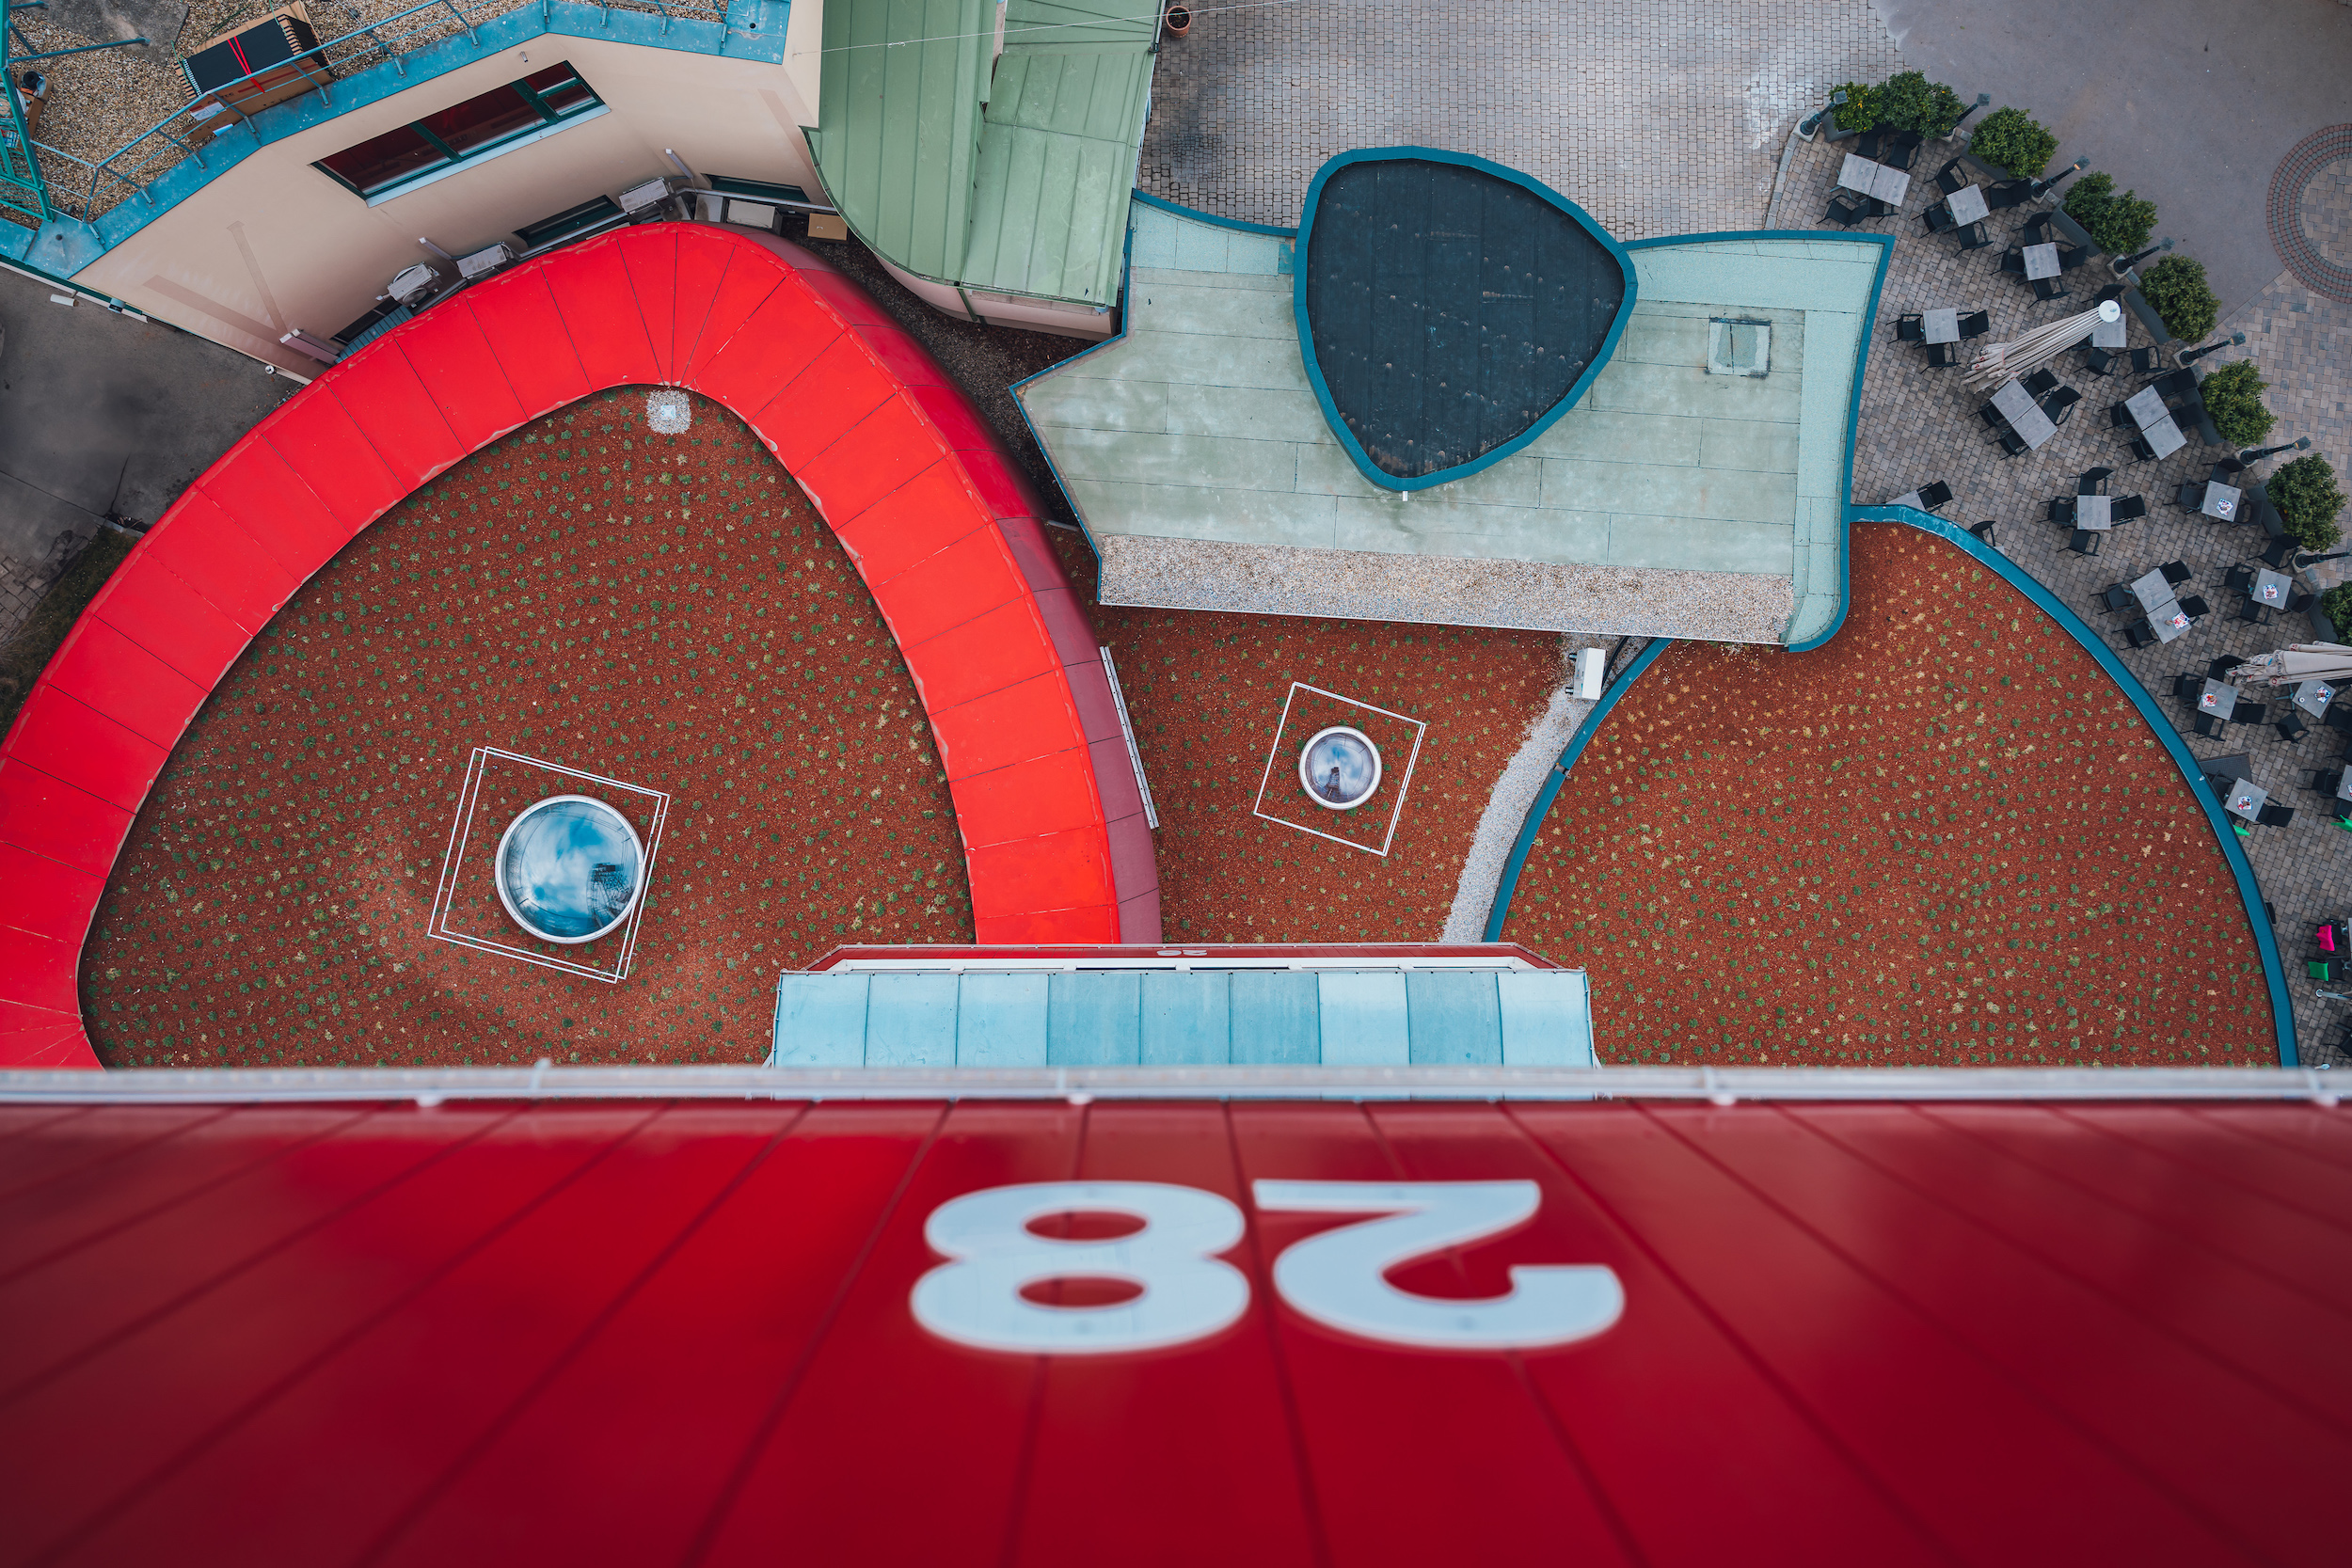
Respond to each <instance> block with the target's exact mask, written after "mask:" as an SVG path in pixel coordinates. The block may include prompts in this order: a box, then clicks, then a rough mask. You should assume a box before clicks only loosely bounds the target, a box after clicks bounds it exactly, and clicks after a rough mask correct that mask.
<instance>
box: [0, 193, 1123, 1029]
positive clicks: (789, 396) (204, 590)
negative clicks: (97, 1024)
mask: <svg viewBox="0 0 2352 1568" xmlns="http://www.w3.org/2000/svg"><path fill="white" fill-rule="evenodd" d="M640 384H658V385H663V386H674V387H684V388H690V389H691V390H693V391H697V392H700V393H702V394H703V395H704V396H706V397H709V398H711V399H713V400H715V401H717V402H718V403H720V404H724V405H725V406H726V407H727V408H728V409H730V410H731V411H733V412H734V413H735V414H736V415H738V416H739V418H741V419H742V420H744V422H745V423H746V424H748V425H750V427H751V428H752V430H753V431H754V432H755V434H756V435H757V436H759V438H760V439H761V440H762V441H764V442H765V443H767V445H768V448H769V450H771V451H773V452H774V453H775V454H776V457H777V460H778V461H779V462H781V463H782V464H783V465H784V466H785V467H786V468H787V469H788V470H790V472H791V473H792V476H793V477H794V478H795V479H796V480H798V481H799V482H800V483H801V485H802V487H803V489H805V490H806V491H807V492H808V495H809V497H810V499H813V500H814V501H815V502H816V503H817V506H818V510H819V511H820V512H821V513H822V514H823V515H824V517H825V520H826V521H827V522H828V523H829V524H831V525H832V527H833V529H834V532H835V533H837V534H838V535H839V536H840V539H841V542H842V544H843V545H844V546H845V547H847V549H848V550H849V553H850V559H851V560H853V561H855V562H857V566H858V570H859V572H860V573H861V574H862V575H863V577H864V578H865V580H866V587H867V588H868V589H869V590H870V591H871V592H872V594H873V595H874V601H875V603H876V604H877V605H878V606H879V607H880V609H881V610H882V618H883V619H884V621H885V622H887V623H888V625H889V626H890V629H891V633H892V635H893V636H894V637H895V638H896V639H897V640H898V647H899V650H900V652H901V654H902V655H903V656H904V657H905V659H906V662H907V668H908V670H909V672H910V673H912V674H913V675H914V684H915V689H917V690H918V691H919V692H920V693H921V695H922V700H923V704H924V707H925V709H926V711H927V713H928V715H929V717H930V722H931V730H932V734H933V735H934V736H935V737H936V738H937V742H938V746H939V755H940V758H941V761H942V763H943V765H944V766H945V767H946V770H947V778H948V784H949V787H950V789H951V790H952V791H953V792H954V796H955V802H956V816H957V827H958V829H959V831H960V832H961V834H962V836H963V845H964V862H965V867H966V871H967V874H968V875H969V877H970V879H971V887H972V911H973V926H974V936H975V937H976V938H977V940H978V941H980V942H1120V941H1126V942H1157V941H1158V940H1159V895H1158V884H1157V879H1156V877H1155V875H1154V871H1153V866H1152V840H1151V834H1150V831H1149V829H1148V828H1147V827H1146V826H1145V822H1144V817H1143V805H1142V800H1141V797H1140V795H1139V794H1138V793H1137V790H1136V781H1135V774H1134V772H1133V770H1132V768H1130V767H1129V764H1128V761H1127V754H1126V748H1125V743H1124V741H1123V740H1122V738H1121V737H1120V730H1119V721H1118V715H1117V712H1116V710H1115V708H1114V707H1113V705H1112V703H1111V698H1110V689H1109V684H1108V682H1107V681H1106V679H1105V678H1104V673H1103V664H1102V657H1101V654H1100V652H1099V649H1098V645H1097V644H1096V642H1095V641H1094V636H1093V633H1092V630H1091V628H1090V626H1089V624H1088V621H1087V617H1086V612H1085V610H1083V609H1082V608H1081V607H1080V606H1079V604H1078V602H1077V599H1076V595H1075V594H1074V593H1073V590H1072V588H1071V585H1070V579H1069V578H1068V577H1067V576H1066V575H1065V574H1064V573H1063V572H1062V570H1061V566H1060V563H1059V562H1057V560H1056V559H1055V556H1054V553H1053V551H1052V550H1051V548H1049V547H1048V546H1047V544H1046V541H1045V534H1044V530H1043V526H1042V524H1041V520H1040V519H1041V516H1042V511H1041V508H1040V507H1039V505H1038V503H1037V500H1036V498H1035V495H1034V493H1033V492H1032V491H1031V489H1030V487H1029V486H1028V484H1027V483H1025V480H1024V479H1023V478H1022V476H1021V474H1020V471H1019V469H1018V468H1017V467H1016V466H1015V465H1014V464H1013V463H1012V462H1011V460H1010V459H1009V456H1008V454H1007V453H1006V452H1005V451H1004V450H1003V448H1002V446H1001V445H1000V444H999V443H998V442H997V440H996V438H995V437H994V436H993V434H992V433H991V432H990V431H989V429H988V426H987V424H986V423H985V422H984V421H983V420H981V419H980V417H979V415H978V413H977V411H976V410H975V409H974V408H973V406H972V404H971V403H970V402H969V401H968V400H967V399H966V398H965V397H964V396H963V394H962V392H961V390H959V389H958V388H956V387H955V385H954V384H953V383H952V382H950V381H949V380H948V378H947V376H946V373H945V372H943V371H941V370H940V368H939V366H938V364H937V363H936V362H935V361H933V360H932V358H931V357H930V355H929V354H927V353H925V352H924V350H923V349H922V347H921V346H920V345H919V344H917V343H916V342H915V341H914V340H913V339H912V338H910V337H908V336H907V335H906V334H905V333H904V332H901V331H900V330H899V329H898V327H897V326H895V325H892V324H891V322H890V320H889V318H888V317H887V316H885V315H884V314H883V313H882V309H880V308H879V307H878V306H876V305H875V304H874V302H873V301H872V300H871V299H870V298H868V297H867V296H866V293H865V292H864V291H863V290H861V289H860V288H859V287H858V286H857V285H856V284H855V283H854V282H852V281H851V280H850V279H849V278H848V277H843V276H842V275H841V274H839V273H837V272H835V271H834V270H833V269H832V268H831V267H828V266H827V265H826V264H825V263H824V262H823V261H819V260H818V258H816V257H815V256H813V255H811V254H809V253H808V252H807V251H804V250H802V249H801V248H799V247H798V246H796V245H787V244H784V243H783V242H781V241H777V240H771V239H766V238H762V237H760V236H756V235H752V234H748V233H744V232H742V231H740V230H719V229H716V228H710V227H706V226H703V225H699V224H672V223H663V224H648V225H644V226H641V227H638V228H634V229H628V230H622V231H621V232H619V233H617V234H613V235H611V236H608V237H606V238H603V239H600V240H596V241H594V242H591V243H589V244H585V245H577V246H573V247H570V248H568V249H564V250H561V251H558V252H556V253H555V254H553V255H550V256H548V257H545V258H543V259H541V260H538V261H531V262H527V263H525V264H523V265H521V266H518V267H516V268H513V269H512V270H510V271H508V272H506V273H504V274H501V276H500V277H497V278H495V279H493V280H492V281H490V282H487V283H485V284H482V285H480V286H478V287H475V288H472V289H469V290H468V291H466V292H465V293H462V294H459V295H458V296H457V297H456V298H454V299H453V300H451V301H449V302H448V303H446V304H444V305H441V306H439V307H437V308H436V309H433V310H431V311H429V312H427V313H426V314H425V315H422V316H421V317H419V318H418V319H416V320H415V321H413V322H410V323H407V324H406V325H403V326H401V327H399V328H398V329H396V330H394V331H392V332H389V333H388V334H386V335H385V336H384V337H383V338H381V339H380V340H378V341H376V342H374V343H373V344H371V345H369V347H368V348H366V349H365V350H363V351H362V352H360V353H358V354H357V355H354V356H351V357H350V358H349V359H346V360H344V361H343V362H342V363H341V364H339V365H336V366H334V367H333V368H332V369H330V370H328V371H327V372H326V373H324V374H322V375H321V376H320V377H319V378H318V379H317V380H316V381H315V382H313V383H311V385H310V386H309V387H308V388H304V389H303V390H302V391H301V392H299V393H297V394H295V395H294V397H292V398H290V399H288V400H287V401H286V403H285V404H282V405H281V406H280V407H278V410H277V411H276V412H274V413H272V414H271V415H270V417H269V418H268V419H266V420H263V421H262V423H261V424H259V425H257V426H256V427H255V428H254V429H253V430H252V431H251V432H250V433H248V434H247V435H246V436H245V438H244V439H242V440H240V441H239V442H238V443H237V444H236V445H235V446H234V447H231V448H230V450H229V451H228V452H227V453H226V454H225V455H223V456H222V458H221V459H220V461H219V462H217V463H215V464H214V465H213V467H211V468H210V469H208V470H207V471H206V472H205V473H204V474H203V476H202V477H201V478H199V479H198V480H197V482H196V483H194V484H193V485H191V486H190V487H189V488H188V491H187V493H186V494H184V495H183V496H182V497H181V498H180V499H179V501H178V502H177V503H176V504H175V505H174V506H173V507H172V508H171V510H170V511H168V512H167V513H166V514H165V515H164V516H163V517H162V518H161V519H160V520H159V521H158V522H157V523H156V525H155V527H154V528H153V529H151V530H150V531H149V532H148V534H147V537H146V538H145V539H144V540H142V541H141V542H140V544H139V546H138V547H137V548H136V549H135V550H134V551H133V552H132V554H131V557H130V559H129V560H128V561H126V562H123V564H122V566H121V567H120V568H119V570H118V571H117V572H116V573H115V575H114V577H113V578H112V579H111V580H109V581H108V583H107V584H106V586H105V589H104V590H103V592H102V593H101V594H99V596H98V597H97V598H96V599H95V600H94V601H92V603H91V604H90V606H89V608H88V610H86V611H85V612H84V613H83V615H82V618H81V620H80V622H79V623H78V624H77V625H76V626H74V628H73V631H72V634H71V635H70V636H69V637H68V638H67V639H66V641H65V644H64V646H63V647H62V648H60V649H59V651H58V654H57V657H56V658H55V659H54V660H52V661H51V663H50V665H49V668H48V669H47V670H46V671H44V672H43V673H42V674H41V677H40V681H39V683H38V684H37V685H36V686H35V687H34V689H33V691H32V693H31V695H30V697H29V698H28V699H27V701H26V702H25V705H24V710H23V712H22V713H21V714H20V715H19V716H18V718H17V721H16V723H15V725H14V726H13V727H12V728H11V729H10V730H9V732H8V738H7V740H6V742H5V743H0V869H4V870H5V873H6V885H8V887H9V888H10V889H11V890H12V896H11V897H10V898H9V899H8V902H7V908H6V910H5V911H0V921H4V922H6V924H5V925H0V1067H96V1066H97V1065H98V1060H97V1057H96V1055H95V1054H94V1053H93V1052H92V1051H91V1049H90V1044H89V1040H88V1037H87V1035H86V1034H85V1033H84V1032H83V1028H82V1021H81V1012H80V1008H79V1006H78V1003H77V1000H76V995H75V986H74V978H75V971H76V967H77V963H78V960H79V957H80V953H81V946H82V942H83V939H84V937H85V935H86V934H87V930H88V927H89V922H90V918H91V915H92V913H93V912H94V911H96V909H97V907H98V899H99V895H100V894H101V893H102V892H103V889H104V886H105V879H106V875H107V872H108V870H109V868H110V867H111V866H112V865H113V863H114V858H115V855H116V853H117V852H118V851H119V849H120V848H121V847H122V843H123V840H124V839H125V837H126V836H128V834H129V832H130V831H131V823H132V819H133V817H134V816H135V815H136V813H137V811H138V808H139V804H140V802H141V801H142V800H145V799H146V796H147V791H148V789H149V787H150V786H151V785H152V784H153V783H154V781H155V777H156V775H157V773H158V772H160V771H161V770H162V768H163V765H164V759H165V758H166V757H167V755H168V754H169V753H170V751H171V748H172V746H173V744H174V743H175V742H176V741H177V740H178V739H179V737H180V734H181V732H182V731H183V729H185V728H186V727H187V725H188V723H189V722H190V721H192V720H193V719H194V718H195V717H196V715H197V712H198V710H199V708H201V707H202V705H203V704H204V699H205V697H206V696H207V695H208V694H209V693H210V692H211V690H212V689H213V687H214V685H215V683H217V682H218V681H219V680H220V678H221V677H222V676H223V675H224V674H225V673H227V671H228V669H229V667H230V665H231V664H232V663H234V662H235V660H236V658H237V656H238V655H239V654H241V653H242V652H244V650H245V646H246V643H247V642H248V641H251V640H252V639H253V637H255V636H256V635H257V634H258V633H259V632H260V631H261V630H262V626H264V625H266V624H267V623H268V621H269V619H270V617H271V616H272V615H274V614H276V613H277V612H278V610H279V609H281V608H282V607H283V606H284V605H285V603H286V601H287V599H288V598H289V597H290V596H292V594H294V590H295V588H296V587H297V586H298V585H300V584H301V583H302V582H303V581H304V580H305V579H306V578H309V577H310V575H311V574H312V573H313V572H316V571H317V570H318V569H319V568H320V567H322V566H324V565H326V562H328V560H329V559H331V558H332V557H333V556H334V554H335V552H336V551H337V550H339V549H341V548H342V546H344V545H345V544H346V543H348V542H349V541H350V540H351V539H352V537H353V536H354V535H356V534H357V533H358V531H360V530H362V529H364V528H366V527H367V526H368V525H369V524H370V523H372V522H373V521H374V520H375V519H376V518H377V517H378V516H380V515H383V514H384V513H385V512H386V511H387V510H388V509H389V508H390V507H391V506H393V505H394V504H396V503H397V502H398V501H400V500H401V499H403V498H404V497H405V496H406V495H407V494H408V493H409V492H410V491H412V490H414V489H416V488H417V487H418V486H419V485H421V484H422V483H425V482H426V481H427V480H429V479H431V478H433V477H434V476H435V475H436V474H437V473H439V472H441V471H442V470H443V469H445V468H447V467H450V466H451V465H453V464H454V463H456V462H458V461H459V460H460V459H462V458H464V457H466V456H467V455H469V453H471V452H473V451H477V450H479V449H480V448H482V447H484V446H485V445H487V444H488V443H489V442H491V441H493V440H496V439H497V438H498V437H500V436H503V435H505V434H506V433H507V432H509V431H511V430H513V429H515V428H516V426H518V425H521V424H524V423H526V422H527V421H529V420H535V419H538V418H541V417H542V416H544V415H546V414H548V413H549V412H550V411H552V410H554V409H557V408H560V407H562V406H563V405H564V404H567V403H571V402H574V401H576V400H578V399H580V398H582V397H585V396H587V395H588V394H589V393H591V392H596V391H601V390H603V389H604V388H610V387H617V386H628V385H640Z"/></svg>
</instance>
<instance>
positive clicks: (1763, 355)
mask: <svg viewBox="0 0 2352 1568" xmlns="http://www.w3.org/2000/svg"><path fill="white" fill-rule="evenodd" d="M1707 373H1708V374H1709V375H1757V376H1760V375H1769V374H1771V373H1772V323H1770V322H1762V321H1752V320H1749V319H1747V318H1746V317H1740V316H1717V317H1715V318H1714V319H1713V320H1711V321H1709V322H1708V324H1707Z"/></svg>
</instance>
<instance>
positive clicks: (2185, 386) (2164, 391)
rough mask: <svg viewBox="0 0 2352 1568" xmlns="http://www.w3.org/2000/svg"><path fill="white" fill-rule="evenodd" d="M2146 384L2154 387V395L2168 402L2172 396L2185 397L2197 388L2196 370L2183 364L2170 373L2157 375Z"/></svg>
mask: <svg viewBox="0 0 2352 1568" xmlns="http://www.w3.org/2000/svg"><path fill="white" fill-rule="evenodd" d="M2148 385H2149V386H2151V387H2153V388H2155V389H2156V396H2158V397H2160V398H2163V399H2166V400H2167V401H2168V402H2169V400H2171V399H2173V398H2182V397H2186V396H2188V394H2189V393H2191V392H2193V391H2195V390H2197V372H2195V371H2193V370H2190V369H2188V368H2187V367H2185V366H2184V367H2182V368H2181V369H2180V370H2177V371H2174V372H2172V373H2171V374H2170V375H2167V376H2159V377H2158V378H2157V379H2155V380H2153V381H2152V382H2150V383H2149V384H2148Z"/></svg>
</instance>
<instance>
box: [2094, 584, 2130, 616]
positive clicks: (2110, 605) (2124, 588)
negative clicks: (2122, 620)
mask: <svg viewBox="0 0 2352 1568" xmlns="http://www.w3.org/2000/svg"><path fill="white" fill-rule="evenodd" d="M2099 603H2100V604H2101V605H2102V606H2104V607H2105V608H2106V611H2107V613H2108V614H2110V615H2120V614H2122V612H2123V611H2124V610H2134V609H2137V608H2138V605H2139V601H2138V600H2137V598H2135V597H2133V595H2132V590H2131V585H2130V584H2129V583H2123V582H2110V583H2108V584H2107V585H2106V587H2105V588H2102V589H2101V590H2099Z"/></svg>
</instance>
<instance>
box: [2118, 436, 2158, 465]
mask: <svg viewBox="0 0 2352 1568" xmlns="http://www.w3.org/2000/svg"><path fill="white" fill-rule="evenodd" d="M2123 449H2124V450H2125V451H2128V452H2130V453H2131V454H2132V455H2133V456H2134V457H2136V458H2137V459H2138V460H2139V461H2140V462H2142V463H2153V462H2154V461H2155V460H2156V449H2155V448H2153V447H2152V446H2150V445H2149V444H2148V437H2147V436H2133V437H2132V438H2131V439H2130V440H2128V441H2126V442H2124V443H2123Z"/></svg>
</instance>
